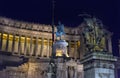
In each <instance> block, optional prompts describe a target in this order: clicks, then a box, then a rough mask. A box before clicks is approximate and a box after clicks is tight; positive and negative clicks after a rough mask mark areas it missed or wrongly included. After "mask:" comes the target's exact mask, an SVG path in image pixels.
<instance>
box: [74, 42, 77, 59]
mask: <svg viewBox="0 0 120 78" xmlns="http://www.w3.org/2000/svg"><path fill="white" fill-rule="evenodd" d="M74 47H75V49H74V58H75V59H77V42H76V41H74Z"/></svg>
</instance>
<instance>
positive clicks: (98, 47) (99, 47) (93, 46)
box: [83, 18, 105, 51]
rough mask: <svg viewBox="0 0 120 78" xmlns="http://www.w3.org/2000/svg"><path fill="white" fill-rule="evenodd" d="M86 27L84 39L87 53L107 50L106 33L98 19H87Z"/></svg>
mask: <svg viewBox="0 0 120 78" xmlns="http://www.w3.org/2000/svg"><path fill="white" fill-rule="evenodd" d="M84 20H85V22H86V24H87V25H86V27H84V29H83V37H84V39H85V45H86V47H87V51H103V50H105V33H104V30H103V27H102V24H98V20H97V19H96V18H85V19H84Z"/></svg>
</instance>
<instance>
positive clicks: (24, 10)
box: [0, 0, 120, 55]
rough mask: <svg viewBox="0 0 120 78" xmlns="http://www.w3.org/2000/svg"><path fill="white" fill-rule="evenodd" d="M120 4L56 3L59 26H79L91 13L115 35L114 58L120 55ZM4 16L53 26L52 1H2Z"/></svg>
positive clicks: (96, 0)
mask: <svg viewBox="0 0 120 78" xmlns="http://www.w3.org/2000/svg"><path fill="white" fill-rule="evenodd" d="M118 7H120V6H119V1H117V0H55V24H56V25H57V22H58V21H61V22H62V23H63V24H64V25H65V26H71V27H74V26H78V25H79V24H80V23H81V21H82V18H81V17H79V16H78V15H79V14H81V13H84V12H86V13H88V14H90V15H93V16H96V17H97V18H99V19H101V20H102V21H103V24H105V25H106V28H107V29H108V30H110V31H111V32H113V33H114V35H113V39H112V40H113V54H114V55H118V48H117V47H118V39H120V31H119V30H120V29H119V22H120V21H119V20H118V19H119V17H120V8H118ZM0 16H5V17H9V18H13V19H17V20H21V21H27V22H35V23H40V24H51V22H52V0H0Z"/></svg>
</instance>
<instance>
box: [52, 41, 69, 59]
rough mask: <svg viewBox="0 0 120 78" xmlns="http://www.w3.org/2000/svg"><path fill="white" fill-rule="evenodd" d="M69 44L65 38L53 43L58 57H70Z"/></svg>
mask: <svg viewBox="0 0 120 78" xmlns="http://www.w3.org/2000/svg"><path fill="white" fill-rule="evenodd" d="M67 46H68V43H67V42H66V41H65V40H57V41H56V42H55V43H54V45H53V49H54V51H53V52H54V55H55V56H56V57H63V56H64V55H65V56H66V57H69V56H68V54H67Z"/></svg>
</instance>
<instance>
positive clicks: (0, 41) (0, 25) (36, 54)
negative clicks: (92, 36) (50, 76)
mask: <svg viewBox="0 0 120 78" xmlns="http://www.w3.org/2000/svg"><path fill="white" fill-rule="evenodd" d="M85 26H86V24H85V23H84V22H83V23H82V24H80V25H79V26H77V27H74V28H72V27H67V26H65V33H66V35H65V36H64V37H63V38H62V39H64V40H66V41H67V42H68V47H67V52H68V55H69V57H71V58H72V59H71V60H69V61H67V62H65V63H59V64H58V66H59V70H60V71H61V73H62V72H65V71H67V70H68V69H67V68H68V67H69V68H70V70H71V71H72V72H70V73H72V74H73V71H74V76H75V74H76V78H83V65H82V64H81V61H80V60H81V59H82V58H83V56H84V54H85V53H86V46H85V44H84V41H85V39H84V37H83V34H82V33H83V30H84V29H85ZM103 30H104V33H106V34H107V35H105V36H104V39H105V40H104V41H105V45H104V47H105V50H107V52H108V53H112V42H111V36H112V33H110V32H109V31H107V30H106V29H103ZM55 32H56V27H55ZM55 38H56V35H55ZM96 50H97V49H96ZM0 54H1V55H0V60H1V62H0V66H1V71H0V74H1V76H2V78H47V67H48V63H49V60H50V57H51V54H52V27H51V25H44V24H35V23H28V22H22V21H17V20H12V19H9V18H4V17H0ZM25 59H27V61H25ZM9 62H10V63H9ZM11 63H13V64H18V65H16V66H14V65H12V64H11ZM7 64H9V65H7ZM4 66H5V67H4ZM60 68H61V69H60ZM75 71H76V73H75ZM72 74H70V75H72ZM62 75H63V77H67V76H68V74H64V73H63V74H62ZM60 76H61V75H60ZM58 78H60V77H58ZM67 78H68V77H67ZM69 78H72V76H69Z"/></svg>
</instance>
